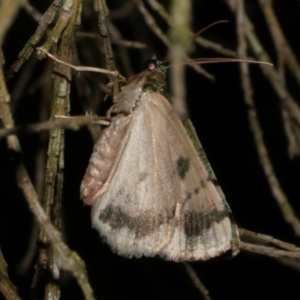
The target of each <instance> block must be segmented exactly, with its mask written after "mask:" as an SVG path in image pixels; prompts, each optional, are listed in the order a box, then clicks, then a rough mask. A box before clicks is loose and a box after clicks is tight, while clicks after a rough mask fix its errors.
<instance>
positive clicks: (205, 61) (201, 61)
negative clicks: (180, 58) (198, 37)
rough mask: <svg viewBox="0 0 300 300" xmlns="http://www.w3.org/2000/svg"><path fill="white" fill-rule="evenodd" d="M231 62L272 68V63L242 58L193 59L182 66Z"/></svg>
mask: <svg viewBox="0 0 300 300" xmlns="http://www.w3.org/2000/svg"><path fill="white" fill-rule="evenodd" d="M232 62H246V63H250V64H263V65H269V66H273V64H272V63H269V62H266V61H257V60H253V59H251V58H250V59H242V58H231V57H204V58H195V59H191V60H188V61H186V62H184V63H183V64H184V65H192V64H199V65H203V64H217V63H232Z"/></svg>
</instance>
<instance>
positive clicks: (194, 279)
mask: <svg viewBox="0 0 300 300" xmlns="http://www.w3.org/2000/svg"><path fill="white" fill-rule="evenodd" d="M182 264H183V266H184V268H185V270H186V273H187V274H188V276H189V277H190V279H191V281H192V282H193V284H194V286H195V287H196V289H197V290H198V291H199V292H200V294H201V295H202V296H203V298H204V299H205V300H211V298H210V296H209V291H208V290H207V288H206V287H205V286H204V284H203V283H202V282H201V280H200V279H199V277H198V275H197V273H196V272H195V271H194V270H193V268H192V266H191V265H190V264H189V263H187V262H184V263H182Z"/></svg>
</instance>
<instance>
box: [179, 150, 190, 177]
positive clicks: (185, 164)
mask: <svg viewBox="0 0 300 300" xmlns="http://www.w3.org/2000/svg"><path fill="white" fill-rule="evenodd" d="M176 169H177V173H178V175H179V177H180V178H181V179H182V180H183V179H184V178H185V175H186V173H187V172H188V171H189V169H190V160H189V159H188V158H183V157H182V156H180V157H179V158H178V159H177V161H176Z"/></svg>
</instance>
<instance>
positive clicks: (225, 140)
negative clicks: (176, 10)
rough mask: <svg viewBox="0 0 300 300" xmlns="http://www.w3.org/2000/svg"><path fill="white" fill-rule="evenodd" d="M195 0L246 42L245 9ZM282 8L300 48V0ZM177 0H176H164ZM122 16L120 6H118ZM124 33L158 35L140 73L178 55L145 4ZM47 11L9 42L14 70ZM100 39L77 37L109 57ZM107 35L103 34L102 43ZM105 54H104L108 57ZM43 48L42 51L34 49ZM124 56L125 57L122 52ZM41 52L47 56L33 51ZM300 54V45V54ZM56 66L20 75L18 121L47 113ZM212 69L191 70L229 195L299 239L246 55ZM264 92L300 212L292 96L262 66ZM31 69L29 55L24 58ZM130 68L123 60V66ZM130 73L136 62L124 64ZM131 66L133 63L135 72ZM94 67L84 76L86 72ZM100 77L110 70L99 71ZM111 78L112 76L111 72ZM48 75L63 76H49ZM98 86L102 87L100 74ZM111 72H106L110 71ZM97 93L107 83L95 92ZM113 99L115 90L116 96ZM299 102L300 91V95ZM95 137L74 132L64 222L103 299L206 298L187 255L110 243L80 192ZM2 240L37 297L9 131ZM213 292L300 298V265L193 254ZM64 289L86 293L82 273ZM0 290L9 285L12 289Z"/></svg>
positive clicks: (0, 160)
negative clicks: (159, 254)
mask: <svg viewBox="0 0 300 300" xmlns="http://www.w3.org/2000/svg"><path fill="white" fill-rule="evenodd" d="M30 2H31V4H32V5H33V6H35V7H36V8H37V9H38V10H39V11H40V12H44V11H45V10H46V9H47V7H48V5H50V3H51V1H38V0H32V1H30ZM107 2H109V8H110V9H111V12H112V16H114V14H113V12H116V11H117V10H118V9H119V8H120V7H122V5H123V1H121V0H114V1H107ZM192 2H193V24H192V27H193V30H194V31H195V32H196V31H198V30H200V29H201V28H203V27H205V26H207V25H209V24H210V23H212V22H215V21H218V20H228V21H229V23H227V24H220V25H217V26H214V27H212V28H210V29H209V30H207V31H205V32H204V33H203V34H202V36H203V37H205V38H207V39H210V40H212V41H214V42H216V43H219V44H221V45H223V46H224V47H225V48H228V49H231V50H234V49H236V46H237V40H236V32H235V17H234V15H233V14H232V12H231V11H230V9H229V8H228V6H227V4H226V2H225V1H221V0H203V1H200V0H198V1H196V0H194V1H192ZM273 2H274V9H275V12H276V14H277V17H278V19H279V21H280V24H281V26H282V29H283V31H284V33H285V36H286V38H287V40H288V41H289V43H290V46H291V47H292V49H293V50H294V53H295V54H296V55H298V54H299V53H300V42H299V28H300V2H299V1H297V0H287V1H282V0H274V1H273ZM161 3H163V4H164V5H165V6H166V7H168V5H169V2H168V1H161ZM245 4H246V11H247V14H248V16H249V17H250V19H251V20H252V22H253V23H254V25H255V29H256V33H257V34H258V36H259V38H260V39H261V41H263V45H264V47H265V48H266V49H267V51H268V53H269V55H270V56H271V57H272V59H273V62H276V52H275V49H274V45H273V43H272V40H271V37H270V34H269V31H268V28H267V26H266V23H265V20H264V16H263V14H262V12H261V10H260V8H259V6H258V4H257V1H255V0H249V1H247V0H246V1H245ZM84 10H85V11H88V10H90V11H89V13H91V16H92V17H91V18H84V19H83V21H82V26H80V27H79V28H78V31H85V32H92V31H94V32H95V33H97V16H96V14H95V13H93V3H92V1H85V6H84ZM115 15H116V14H115ZM154 17H155V18H156V20H157V21H158V22H159V24H160V25H161V26H162V28H163V29H164V30H165V32H166V31H167V27H166V25H165V23H164V22H163V21H162V20H161V19H160V18H159V17H158V15H157V14H156V13H154ZM112 21H113V23H114V25H115V26H116V27H117V28H118V29H119V30H120V32H121V33H122V35H123V38H126V39H128V40H136V41H140V42H144V43H146V44H147V48H146V49H143V50H140V49H134V50H128V51H129V58H130V64H131V67H132V70H133V72H135V73H138V72H140V71H141V70H142V68H143V62H144V60H145V59H146V58H148V57H150V56H151V55H152V54H153V53H154V52H155V53H156V54H157V57H158V58H163V57H164V56H165V55H166V54H167V49H166V48H165V46H164V45H163V44H162V42H161V41H159V39H158V38H157V37H156V36H155V35H154V34H153V33H152V32H151V31H150V30H149V29H148V28H147V26H146V25H145V23H144V19H143V17H142V16H141V15H140V14H139V13H138V11H137V10H136V9H135V8H133V10H132V11H131V13H129V14H128V15H127V16H124V17H121V18H119V19H112ZM36 26H37V24H36V22H35V21H33V20H32V18H31V17H30V16H28V15H27V14H26V13H25V12H24V11H21V12H20V13H19V15H18V17H17V19H16V20H15V22H14V23H13V25H12V27H11V28H10V30H9V32H8V34H7V36H6V40H5V43H4V45H3V51H4V56H5V60H6V65H5V69H8V68H9V66H10V65H11V63H13V62H14V61H15V60H16V58H17V55H18V53H19V51H20V50H21V49H22V47H23V45H24V44H25V43H26V41H27V40H28V39H29V37H30V36H31V35H32V34H33V33H34V31H35V29H36ZM95 44H96V45H98V42H94V41H93V40H91V39H77V46H78V53H79V57H83V58H84V55H83V54H82V56H81V51H82V52H83V51H84V49H85V48H84V47H86V48H90V49H93V47H95V48H94V49H95V51H94V53H95V56H89V60H88V61H86V60H84V59H82V60H81V61H80V63H79V64H81V65H92V66H99V67H101V66H102V67H103V65H101V58H100V53H99V52H97V51H99V48H96V46H95ZM98 46H99V45H98ZM97 53H98V56H97ZM34 56H35V55H34ZM191 56H192V57H195V58H196V57H220V56H221V55H220V54H217V53H215V52H214V51H211V50H205V49H203V48H201V47H199V46H196V47H195V51H194V53H193V54H192V55H191ZM116 58H117V59H116V61H117V64H118V63H119V60H118V57H117V56H116ZM32 59H33V60H35V58H32ZM298 59H299V55H298ZM44 67H45V61H42V62H36V63H35V67H34V68H32V71H31V72H32V73H28V74H27V76H29V80H28V82H27V84H26V86H24V87H22V89H23V90H22V91H21V95H19V96H18V98H17V99H14V97H13V95H14V93H16V89H18V88H19V89H20V88H21V87H20V85H18V83H19V81H18V78H19V77H18V76H20V75H19V74H17V75H16V76H15V78H13V79H12V80H10V81H9V82H8V88H9V90H10V91H11V92H12V93H13V95H12V109H13V115H14V118H15V121H16V124H17V125H22V124H26V123H34V122H38V121H42V120H47V119H48V117H49V115H46V116H44V119H39V112H40V109H41V107H40V103H41V95H42V93H41V92H40V86H39V85H41V84H43V83H39V82H38V78H39V76H41V73H42V71H43V69H44ZM205 69H206V70H208V71H209V72H210V73H211V74H213V75H214V76H215V82H211V81H209V80H208V79H206V78H204V77H203V76H201V75H199V74H197V73H196V72H195V71H194V70H192V69H191V68H187V69H186V86H187V102H188V107H189V110H190V118H191V120H192V122H193V124H194V126H195V128H196V130H197V133H198V136H199V139H200V141H201V143H202V145H203V147H204V150H205V152H206V154H207V156H208V159H209V161H210V163H211V165H212V167H213V170H214V172H215V174H216V176H217V178H218V181H219V183H220V185H221V187H222V189H223V192H224V194H225V195H226V198H227V201H228V203H229V205H230V207H231V210H232V212H233V215H234V218H235V220H236V222H237V224H238V226H240V227H242V228H246V229H249V230H252V231H255V232H259V233H264V234H267V235H271V236H274V237H276V238H278V239H281V240H284V241H286V242H289V243H293V244H296V245H300V240H299V238H296V237H295V234H294V232H293V230H292V228H291V227H290V226H289V225H288V224H287V223H286V222H285V221H284V219H283V217H282V214H281V212H280V210H279V208H278V205H277V203H276V201H275V199H274V198H273V197H272V194H271V192H270V187H269V185H268V182H267V179H266V177H265V175H264V172H263V169H262V168H261V166H260V163H259V160H258V155H257V151H256V147H255V143H254V139H253V136H252V133H251V131H250V128H249V122H248V116H247V108H246V106H245V104H244V102H243V91H242V89H241V84H240V77H239V66H238V64H213V65H205ZM250 70H251V76H252V77H251V78H252V82H253V86H254V99H255V104H256V106H257V111H258V117H259V120H260V122H261V126H262V128H263V131H264V141H265V143H266V145H267V148H268V151H269V155H270V158H271V161H272V163H273V166H274V169H275V173H276V175H277V176H278V178H279V180H280V183H281V185H282V188H283V190H284V191H285V193H286V194H287V196H288V198H289V201H290V203H291V204H292V206H293V208H294V209H295V211H296V213H297V215H298V216H299V217H300V201H299V200H300V181H299V179H300V159H299V157H298V158H295V159H294V160H290V159H289V157H288V153H287V140H286V137H285V133H284V129H283V125H282V120H281V112H280V103H279V99H278V98H277V96H276V94H275V93H274V91H273V89H272V87H271V85H270V83H269V82H268V81H267V79H266V78H265V77H264V76H263V74H262V72H261V70H260V68H259V66H257V65H251V66H250ZM21 72H26V64H25V65H24V66H23V69H21ZM120 72H121V73H122V72H123V70H122V68H121V69H120ZM122 74H124V73H122ZM124 75H126V76H127V75H129V74H124ZM287 75H288V76H287V82H288V86H289V89H290V91H291V93H292V94H293V96H294V98H295V99H299V95H300V93H299V86H297V84H296V81H295V80H294V78H293V77H292V76H291V74H287ZM81 76H84V75H81ZM88 76H89V78H96V79H97V78H98V77H97V76H98V75H97V74H96V75H95V74H92V75H91V74H89V75H88ZM102 78H104V77H102ZM48 80H49V81H48V83H49V82H50V81H51V76H50V75H49V78H48ZM91 82H92V83H91V90H92V91H94V90H95V89H99V86H96V85H95V80H94V81H93V80H91ZM103 83H105V81H103ZM95 94H96V92H95ZM108 101H111V100H108ZM298 103H299V102H298ZM110 104H111V102H107V103H105V105H104V106H102V108H101V109H98V110H97V112H98V114H99V115H101V114H103V111H105V110H106V109H107V107H109V105H110ZM80 114H84V112H83V109H82V106H81V103H80V101H79V98H78V95H77V92H76V88H72V92H71V115H80ZM41 136H47V135H45V133H38V134H30V135H25V134H21V135H19V137H20V140H21V145H22V148H23V151H24V161H25V164H26V167H27V168H28V170H29V173H30V176H31V178H32V179H33V180H34V179H36V176H37V174H35V167H36V164H37V163H38V161H37V157H36V153H37V150H38V149H39V147H40V146H41V140H43V139H42V138H41ZM92 147H93V141H92V139H91V136H90V134H89V132H88V130H87V128H82V129H81V130H79V131H67V132H66V147H65V158H66V160H65V184H64V191H63V203H62V206H63V224H64V226H63V227H64V228H63V233H64V236H65V241H66V243H67V244H68V245H69V247H70V248H71V249H72V250H75V251H77V253H78V254H79V255H80V256H81V257H82V258H83V260H84V261H85V262H86V265H87V270H88V275H89V279H90V282H91V285H92V287H93V289H94V291H95V296H96V298H97V299H202V296H201V295H200V294H199V292H198V291H197V290H196V288H195V287H194V286H193V283H192V282H191V280H190V279H189V278H188V276H187V274H186V272H185V269H184V267H183V266H182V265H181V264H179V263H174V262H167V261H163V260H162V259H159V258H142V259H126V258H122V257H120V256H118V255H116V254H114V253H112V251H111V250H110V248H109V246H108V245H106V244H104V243H103V242H102V241H101V239H100V238H99V234H98V232H96V230H94V229H92V228H91V221H90V207H88V206H84V205H83V203H82V201H81V200H80V199H79V186H80V182H81V180H82V177H83V175H84V172H85V169H86V167H87V164H88V160H89V157H90V154H91V151H92ZM0 191H1V193H0V245H1V249H2V252H3V255H4V257H5V259H6V261H7V263H8V269H9V276H10V279H11V280H12V282H13V283H14V284H15V285H16V286H17V287H18V290H19V293H20V295H21V297H22V298H23V299H30V293H31V291H30V285H31V282H32V277H33V274H34V264H35V262H36V258H37V256H35V258H34V260H33V262H32V263H31V266H30V267H29V269H28V270H27V272H26V273H25V274H22V273H21V272H20V268H19V264H20V262H21V260H22V259H23V257H24V254H25V253H26V249H27V246H28V241H29V239H30V236H31V234H32V225H33V217H32V215H31V213H30V211H29V209H28V206H27V203H26V201H25V199H24V197H23V195H22V192H21V191H20V190H19V188H18V187H17V184H16V179H15V173H14V169H13V167H12V164H11V159H10V153H9V151H8V150H7V148H6V142H5V140H4V139H1V140H0ZM191 265H192V266H193V268H194V270H195V271H196V272H197V275H198V276H199V278H200V279H201V280H202V282H203V284H204V285H205V286H206V288H207V289H208V290H209V292H210V296H211V298H212V299H214V300H217V299H232V300H234V299H299V298H300V291H299V282H300V273H299V271H297V270H295V269H293V268H290V267H287V266H285V265H283V264H281V263H279V262H278V261H277V260H275V259H271V258H268V257H264V256H260V255H255V254H249V253H245V252H242V253H240V254H239V255H237V256H236V257H235V258H233V259H231V260H211V261H207V262H194V263H192V264H191ZM61 286H62V296H61V298H62V299H83V296H82V293H81V291H80V289H79V287H78V285H77V283H76V281H75V280H74V279H73V278H72V277H71V276H70V275H69V274H66V273H64V272H63V276H62V280H61ZM0 299H2V298H1V295H0Z"/></svg>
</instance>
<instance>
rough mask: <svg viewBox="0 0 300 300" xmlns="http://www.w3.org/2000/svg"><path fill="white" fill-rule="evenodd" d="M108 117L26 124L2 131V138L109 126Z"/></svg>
mask: <svg viewBox="0 0 300 300" xmlns="http://www.w3.org/2000/svg"><path fill="white" fill-rule="evenodd" d="M105 119H106V117H97V116H77V117H72V118H56V119H54V120H49V121H45V122H40V123H35V124H26V125H24V126H18V127H13V128H8V129H0V138H3V137H7V136H9V135H12V134H16V133H33V132H39V131H44V130H47V131H48V130H52V129H55V128H61V129H69V130H78V129H80V128H81V127H82V126H85V125H88V124H91V123H98V124H102V125H109V122H108V121H106V120H105Z"/></svg>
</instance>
